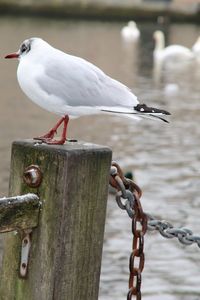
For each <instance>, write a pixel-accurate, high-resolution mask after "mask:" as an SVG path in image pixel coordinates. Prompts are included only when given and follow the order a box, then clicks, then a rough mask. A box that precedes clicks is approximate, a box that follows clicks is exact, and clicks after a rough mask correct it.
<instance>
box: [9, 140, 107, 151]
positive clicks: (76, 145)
mask: <svg viewBox="0 0 200 300" xmlns="http://www.w3.org/2000/svg"><path fill="white" fill-rule="evenodd" d="M13 145H20V146H24V147H31V148H33V147H34V148H35V147H37V148H38V149H41V150H48V151H53V152H54V151H59V152H60V151H62V152H71V151H87V150H90V151H91V150H104V151H108V152H111V149H110V148H109V147H107V146H103V145H98V144H92V143H88V142H84V141H77V142H68V141H66V143H65V144H64V145H47V144H45V143H42V142H40V141H37V140H33V139H26V140H17V141H14V142H13Z"/></svg>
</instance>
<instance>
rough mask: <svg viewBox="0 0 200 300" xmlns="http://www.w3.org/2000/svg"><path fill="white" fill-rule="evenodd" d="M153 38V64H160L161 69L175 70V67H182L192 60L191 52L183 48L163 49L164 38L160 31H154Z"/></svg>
mask: <svg viewBox="0 0 200 300" xmlns="http://www.w3.org/2000/svg"><path fill="white" fill-rule="evenodd" d="M153 37H154V39H155V49H154V52H153V55H154V62H157V63H159V64H161V65H162V67H175V68H176V67H177V65H180V66H183V65H184V64H187V63H191V62H192V61H193V60H194V54H193V52H192V51H191V50H190V49H188V48H186V47H184V46H181V45H170V46H168V47H165V37H164V34H163V32H162V31H159V30H158V31H155V32H154V35H153Z"/></svg>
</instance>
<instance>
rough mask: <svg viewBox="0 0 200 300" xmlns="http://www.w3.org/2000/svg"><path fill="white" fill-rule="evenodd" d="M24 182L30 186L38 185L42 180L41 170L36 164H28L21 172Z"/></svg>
mask: <svg viewBox="0 0 200 300" xmlns="http://www.w3.org/2000/svg"><path fill="white" fill-rule="evenodd" d="M23 179H24V182H25V183H26V184H27V185H28V186H30V187H38V186H40V184H41V182H42V172H41V170H40V168H39V167H38V166H36V165H30V166H29V167H28V168H26V169H25V171H24V174H23Z"/></svg>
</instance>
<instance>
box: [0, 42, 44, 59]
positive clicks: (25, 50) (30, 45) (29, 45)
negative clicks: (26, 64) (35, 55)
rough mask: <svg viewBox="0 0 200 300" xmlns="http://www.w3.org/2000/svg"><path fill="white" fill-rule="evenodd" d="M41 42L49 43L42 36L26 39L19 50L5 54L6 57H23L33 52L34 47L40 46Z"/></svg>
mask: <svg viewBox="0 0 200 300" xmlns="http://www.w3.org/2000/svg"><path fill="white" fill-rule="evenodd" d="M41 44H47V43H46V42H45V41H44V40H42V39H41V38H30V39H26V40H25V41H23V43H22V44H21V45H20V47H19V50H18V51H17V52H14V53H11V54H8V55H6V56H5V58H18V59H21V58H22V57H25V56H26V55H27V54H29V53H30V52H32V51H33V50H34V49H36V48H38V47H40V45H41Z"/></svg>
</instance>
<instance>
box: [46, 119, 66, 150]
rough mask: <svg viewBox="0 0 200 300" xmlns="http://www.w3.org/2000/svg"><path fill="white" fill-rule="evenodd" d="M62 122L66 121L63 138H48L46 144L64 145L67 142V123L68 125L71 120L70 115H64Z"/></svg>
mask: <svg viewBox="0 0 200 300" xmlns="http://www.w3.org/2000/svg"><path fill="white" fill-rule="evenodd" d="M62 122H64V125H63V131H62V136H61V139H60V140H52V139H47V140H45V143H46V144H49V145H63V144H64V143H65V141H66V138H67V125H68V122H69V116H68V115H66V116H64V117H63V121H62ZM62 122H61V123H62ZM61 123H60V124H61ZM56 125H57V124H56ZM57 128H58V127H57Z"/></svg>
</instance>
